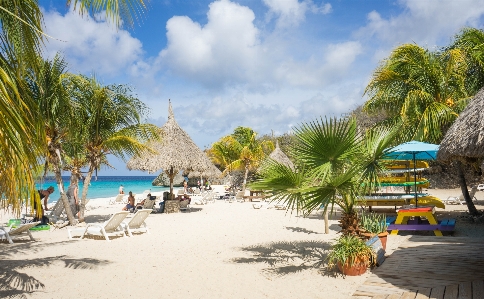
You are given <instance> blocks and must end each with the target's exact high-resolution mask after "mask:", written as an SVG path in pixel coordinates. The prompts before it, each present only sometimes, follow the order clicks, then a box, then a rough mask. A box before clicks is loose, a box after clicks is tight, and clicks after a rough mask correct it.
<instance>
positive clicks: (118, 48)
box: [44, 11, 142, 76]
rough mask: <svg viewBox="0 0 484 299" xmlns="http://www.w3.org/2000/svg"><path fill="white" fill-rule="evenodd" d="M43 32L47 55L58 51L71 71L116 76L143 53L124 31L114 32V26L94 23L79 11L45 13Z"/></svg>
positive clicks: (105, 23) (140, 47)
mask: <svg viewBox="0 0 484 299" xmlns="http://www.w3.org/2000/svg"><path fill="white" fill-rule="evenodd" d="M44 21H45V32H46V33H47V34H49V35H50V36H52V37H54V38H55V39H48V42H47V43H46V52H45V53H46V55H47V56H48V57H52V56H54V55H55V53H56V52H61V53H62V54H63V55H64V56H65V57H66V60H67V61H68V63H69V70H70V71H71V72H82V73H90V72H92V71H94V72H95V73H96V74H100V75H111V76H114V75H117V74H118V73H119V72H123V71H125V70H127V68H129V67H130V66H131V65H132V64H134V63H135V62H136V61H137V60H138V59H139V57H140V56H141V54H142V44H141V42H140V41H139V40H138V39H136V38H134V37H132V36H131V35H130V33H129V32H127V31H125V30H121V29H120V30H116V28H115V26H114V25H113V24H109V23H107V22H105V21H103V20H101V21H96V20H94V19H92V18H91V17H89V16H84V17H81V16H79V13H78V12H73V11H69V12H68V13H66V14H65V15H61V14H59V13H58V12H57V11H47V12H44Z"/></svg>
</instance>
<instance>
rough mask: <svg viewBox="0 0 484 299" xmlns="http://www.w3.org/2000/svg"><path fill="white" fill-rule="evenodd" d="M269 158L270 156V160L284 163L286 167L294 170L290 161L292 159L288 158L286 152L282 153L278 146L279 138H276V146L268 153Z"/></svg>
mask: <svg viewBox="0 0 484 299" xmlns="http://www.w3.org/2000/svg"><path fill="white" fill-rule="evenodd" d="M269 158H271V159H272V160H275V161H277V162H279V163H281V164H284V165H286V166H287V167H289V168H291V169H292V170H294V163H292V161H291V160H290V159H289V157H288V156H287V155H286V154H284V152H283V151H282V150H281V148H280V147H279V140H276V148H275V149H274V150H273V151H272V153H271V154H270V155H269Z"/></svg>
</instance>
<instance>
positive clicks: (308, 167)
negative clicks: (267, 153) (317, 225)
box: [251, 119, 396, 234]
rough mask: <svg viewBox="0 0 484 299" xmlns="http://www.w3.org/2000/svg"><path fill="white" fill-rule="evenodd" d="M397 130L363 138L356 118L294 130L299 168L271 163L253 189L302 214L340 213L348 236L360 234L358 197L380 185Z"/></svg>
mask: <svg viewBox="0 0 484 299" xmlns="http://www.w3.org/2000/svg"><path fill="white" fill-rule="evenodd" d="M395 132H396V130H390V129H378V130H375V131H372V132H369V133H367V134H366V135H362V134H359V133H358V132H357V129H356V122H355V120H354V119H341V120H337V119H325V120H322V119H321V121H314V122H310V123H307V124H303V125H301V127H299V128H296V129H295V139H296V142H295V144H294V147H293V148H292V154H293V157H295V159H296V161H295V165H296V168H295V169H294V170H293V169H291V168H290V167H288V166H286V165H284V164H281V163H278V162H277V161H274V160H267V161H266V162H265V164H264V165H263V167H261V170H260V173H259V178H258V180H257V181H256V182H254V183H252V184H251V187H253V188H256V189H262V190H270V191H271V192H272V193H273V194H274V195H273V196H274V197H273V199H274V200H275V201H282V202H285V203H286V204H288V206H289V207H290V208H293V209H296V210H297V211H298V212H299V211H301V212H302V213H303V214H304V215H307V214H309V213H311V212H312V211H314V210H316V209H319V208H320V207H321V206H324V207H325V208H328V207H329V206H331V209H332V208H333V206H334V205H338V206H340V207H341V208H342V211H343V213H342V217H341V220H340V222H341V223H340V225H341V227H342V232H343V233H344V234H358V233H359V228H358V214H357V213H356V210H355V204H356V201H357V199H358V197H359V196H360V195H361V194H362V193H365V192H367V191H368V190H369V189H368V188H371V187H372V186H374V185H377V184H378V175H377V174H378V173H379V172H380V171H381V170H382V169H383V168H384V166H383V165H381V164H380V163H379V159H380V158H381V157H382V155H383V150H384V149H385V148H387V147H389V146H390V145H391V143H392V141H393V138H394V136H395ZM369 182H371V183H369Z"/></svg>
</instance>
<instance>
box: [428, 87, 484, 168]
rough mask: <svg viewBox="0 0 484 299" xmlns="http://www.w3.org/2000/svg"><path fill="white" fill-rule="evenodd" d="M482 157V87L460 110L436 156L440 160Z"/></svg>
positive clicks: (483, 99)
mask: <svg viewBox="0 0 484 299" xmlns="http://www.w3.org/2000/svg"><path fill="white" fill-rule="evenodd" d="M482 157H484V88H482V89H481V90H480V91H479V92H478V93H477V94H476V96H475V97H474V99H472V100H471V102H470V103H469V105H467V107H466V108H465V109H464V111H462V113H461V114H460V115H459V117H458V118H457V119H456V121H455V122H454V123H453V124H452V126H451V127H450V128H449V130H448V131H447V133H446V134H445V137H444V139H443V140H442V142H441V143H440V150H439V153H438V155H437V158H438V159H439V160H442V161H450V160H453V159H460V160H468V159H476V158H477V159H479V158H482Z"/></svg>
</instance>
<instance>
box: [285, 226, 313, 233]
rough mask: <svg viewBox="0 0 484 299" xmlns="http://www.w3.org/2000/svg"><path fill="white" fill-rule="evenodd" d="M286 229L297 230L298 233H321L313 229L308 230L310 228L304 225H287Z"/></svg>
mask: <svg viewBox="0 0 484 299" xmlns="http://www.w3.org/2000/svg"><path fill="white" fill-rule="evenodd" d="M286 229H287V230H290V231H293V232H296V233H305V234H308V235H310V234H316V235H320V234H321V233H318V232H316V231H313V230H308V229H305V228H303V227H291V226H286Z"/></svg>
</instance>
